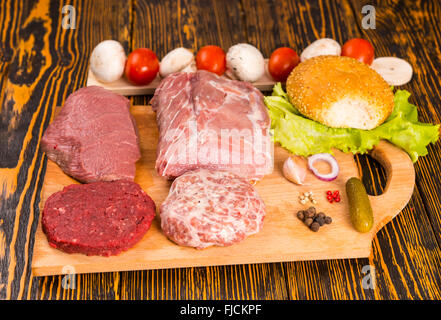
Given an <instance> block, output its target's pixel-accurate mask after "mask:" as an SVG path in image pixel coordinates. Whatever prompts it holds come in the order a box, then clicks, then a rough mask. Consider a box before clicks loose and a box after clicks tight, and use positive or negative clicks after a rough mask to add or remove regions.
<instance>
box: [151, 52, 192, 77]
mask: <svg viewBox="0 0 441 320" xmlns="http://www.w3.org/2000/svg"><path fill="white" fill-rule="evenodd" d="M179 71H183V72H194V71H196V63H195V61H194V55H193V52H191V51H190V50H188V49H186V48H176V49H174V50H172V51H170V52H169V53H167V54H166V55H165V57H164V58H162V60H161V63H160V65H159V74H160V75H161V77H163V78H165V77H166V76H168V75H169V74H172V73H175V72H179Z"/></svg>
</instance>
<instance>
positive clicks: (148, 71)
mask: <svg viewBox="0 0 441 320" xmlns="http://www.w3.org/2000/svg"><path fill="white" fill-rule="evenodd" d="M158 71H159V60H158V57H157V56H156V54H155V53H154V52H153V51H152V50H150V49H146V48H139V49H136V50H134V51H132V52H131V53H130V54H129V56H128V58H127V62H126V67H125V70H124V72H125V75H126V78H127V79H128V80H129V81H130V82H131V83H133V84H135V85H146V84H149V83H150V82H152V81H153V79H155V77H156V74H157V73H158Z"/></svg>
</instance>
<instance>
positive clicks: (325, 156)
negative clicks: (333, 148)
mask: <svg viewBox="0 0 441 320" xmlns="http://www.w3.org/2000/svg"><path fill="white" fill-rule="evenodd" d="M316 161H326V162H327V163H329V165H330V166H331V173H328V174H321V173H320V172H319V171H318V170H317V169H316V168H315V167H314V163H315V162H316ZM308 168H309V170H311V171H312V173H314V175H315V176H316V177H317V178H319V179H320V180H323V181H332V180H334V179H336V178H337V176H338V173H339V172H340V168H339V167H338V163H337V160H336V159H335V158H334V157H333V156H332V155H331V154H329V153H317V154H315V155H312V156H310V157H308Z"/></svg>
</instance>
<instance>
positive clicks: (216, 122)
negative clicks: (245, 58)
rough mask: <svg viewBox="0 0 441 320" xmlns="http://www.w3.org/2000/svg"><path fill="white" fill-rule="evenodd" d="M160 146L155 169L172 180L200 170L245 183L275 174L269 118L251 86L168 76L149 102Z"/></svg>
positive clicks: (199, 75) (201, 74)
mask: <svg viewBox="0 0 441 320" xmlns="http://www.w3.org/2000/svg"><path fill="white" fill-rule="evenodd" d="M151 105H152V108H153V110H155V111H156V117H157V123H158V127H159V143H158V150H157V158H156V169H157V171H158V173H159V175H161V176H164V177H167V178H169V179H173V178H175V177H178V176H180V175H181V174H183V173H184V172H186V171H189V170H194V169H197V168H208V169H213V170H228V171H231V172H234V173H236V174H237V175H239V176H241V177H244V178H245V179H247V180H257V179H260V178H262V177H263V176H264V175H266V174H269V173H271V172H272V169H273V152H272V151H273V150H272V148H273V144H272V141H271V137H270V134H269V130H270V118H269V116H268V112H267V109H266V107H265V105H264V103H263V95H262V93H261V92H260V91H259V90H257V89H256V88H255V87H253V86H252V85H251V84H250V83H247V82H243V81H235V80H229V79H226V78H222V77H219V76H217V75H216V74H214V73H211V72H207V71H201V70H200V71H197V72H194V73H184V72H182V73H175V74H172V75H169V76H168V77H166V78H165V79H164V80H162V82H161V84H160V85H159V87H158V88H157V89H156V91H155V95H154V97H153V99H152V101H151Z"/></svg>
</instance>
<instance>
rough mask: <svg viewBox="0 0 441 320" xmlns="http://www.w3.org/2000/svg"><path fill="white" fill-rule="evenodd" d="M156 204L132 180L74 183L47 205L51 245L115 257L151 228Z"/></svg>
mask: <svg viewBox="0 0 441 320" xmlns="http://www.w3.org/2000/svg"><path fill="white" fill-rule="evenodd" d="M155 214H156V211H155V203H154V202H153V200H152V199H151V198H150V197H149V196H148V195H147V194H146V193H145V192H144V191H143V190H142V189H141V187H140V186H139V185H138V184H136V183H135V182H133V181H128V180H118V181H112V182H95V183H89V184H82V185H81V184H74V185H70V186H67V187H65V188H64V189H63V190H62V191H59V192H57V193H54V194H53V195H51V196H50V197H49V198H48V199H47V200H46V203H45V205H44V209H43V216H42V220H41V223H42V227H43V231H44V233H45V234H46V236H47V239H48V241H49V244H50V245H51V246H52V247H54V248H57V249H60V250H62V251H65V252H67V253H83V254H86V255H101V256H109V255H116V254H118V253H120V252H121V251H123V250H127V249H128V248H130V247H132V246H134V245H135V244H136V243H137V242H138V241H139V240H141V238H142V237H143V236H144V234H145V233H146V232H147V230H148V229H149V228H150V225H151V223H152V220H153V218H154V217H155Z"/></svg>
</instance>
